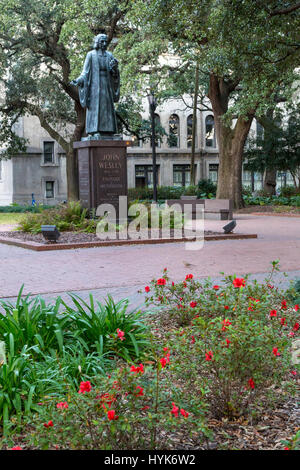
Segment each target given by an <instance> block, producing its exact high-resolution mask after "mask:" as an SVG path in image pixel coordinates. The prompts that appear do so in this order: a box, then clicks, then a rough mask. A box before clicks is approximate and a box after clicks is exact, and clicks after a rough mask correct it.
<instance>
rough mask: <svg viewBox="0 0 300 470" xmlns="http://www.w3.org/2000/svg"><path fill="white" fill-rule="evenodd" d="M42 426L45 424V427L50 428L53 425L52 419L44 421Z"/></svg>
mask: <svg viewBox="0 0 300 470" xmlns="http://www.w3.org/2000/svg"><path fill="white" fill-rule="evenodd" d="M43 426H45V428H51V427H52V426H53V421H52V420H50V421H48V423H44V424H43Z"/></svg>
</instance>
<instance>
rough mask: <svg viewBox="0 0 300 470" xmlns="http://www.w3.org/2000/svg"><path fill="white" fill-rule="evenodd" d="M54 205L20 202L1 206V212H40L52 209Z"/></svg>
mask: <svg viewBox="0 0 300 470" xmlns="http://www.w3.org/2000/svg"><path fill="white" fill-rule="evenodd" d="M52 208H53V206H44V205H35V206H21V205H19V204H11V205H10V206H0V213H1V214H12V213H20V214H21V213H24V212H34V213H39V212H42V211H43V210H45V209H52Z"/></svg>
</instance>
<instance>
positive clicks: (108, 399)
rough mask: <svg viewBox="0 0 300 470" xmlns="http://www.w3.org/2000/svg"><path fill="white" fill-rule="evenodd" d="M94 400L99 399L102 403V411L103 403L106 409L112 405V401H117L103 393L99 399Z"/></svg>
mask: <svg viewBox="0 0 300 470" xmlns="http://www.w3.org/2000/svg"><path fill="white" fill-rule="evenodd" d="M96 398H97V399H100V400H101V401H102V402H103V405H102V406H103V408H104V409H105V406H104V403H106V404H107V406H108V408H110V407H111V405H112V403H113V402H114V401H117V399H116V398H115V397H114V396H113V395H110V394H109V393H103V394H102V395H100V397H99V396H97V397H96Z"/></svg>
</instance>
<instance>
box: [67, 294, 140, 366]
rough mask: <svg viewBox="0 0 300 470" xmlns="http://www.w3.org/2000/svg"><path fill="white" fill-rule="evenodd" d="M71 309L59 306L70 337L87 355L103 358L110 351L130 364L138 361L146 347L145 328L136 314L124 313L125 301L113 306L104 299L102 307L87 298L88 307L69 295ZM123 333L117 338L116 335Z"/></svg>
mask: <svg viewBox="0 0 300 470" xmlns="http://www.w3.org/2000/svg"><path fill="white" fill-rule="evenodd" d="M71 299H72V302H73V305H72V306H69V305H68V304H67V303H65V302H62V303H63V305H64V308H65V315H66V317H67V318H68V319H69V320H70V323H71V329H72V336H73V338H74V339H76V340H77V341H78V342H79V343H80V344H82V345H83V346H86V345H88V347H89V348H90V350H91V351H98V353H99V354H103V352H105V351H110V352H112V353H114V354H117V355H118V356H120V357H123V358H124V359H126V360H130V358H133V357H137V358H139V357H141V356H142V355H143V352H144V350H145V349H146V348H147V347H148V346H149V343H148V340H147V328H146V326H145V324H144V322H143V320H142V315H141V312H140V311H135V310H134V311H132V312H129V313H128V312H127V309H128V305H129V300H127V299H124V300H121V301H119V302H117V303H115V302H114V301H113V299H112V297H111V296H108V298H107V300H106V301H105V304H101V303H100V302H99V301H96V302H95V301H94V298H93V296H92V295H91V294H90V304H88V303H87V302H85V301H84V300H83V299H81V298H80V297H79V296H77V295H74V294H73V295H71ZM117 330H121V332H122V333H124V335H123V336H121V337H120V335H118V331H117Z"/></svg>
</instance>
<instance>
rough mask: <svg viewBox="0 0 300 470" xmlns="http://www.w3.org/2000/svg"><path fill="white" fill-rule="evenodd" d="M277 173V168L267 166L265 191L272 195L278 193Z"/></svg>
mask: <svg viewBox="0 0 300 470" xmlns="http://www.w3.org/2000/svg"><path fill="white" fill-rule="evenodd" d="M276 175H277V171H276V170H274V169H273V168H266V170H265V174H264V191H265V192H266V193H268V194H269V195H270V196H273V195H274V194H276Z"/></svg>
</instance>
